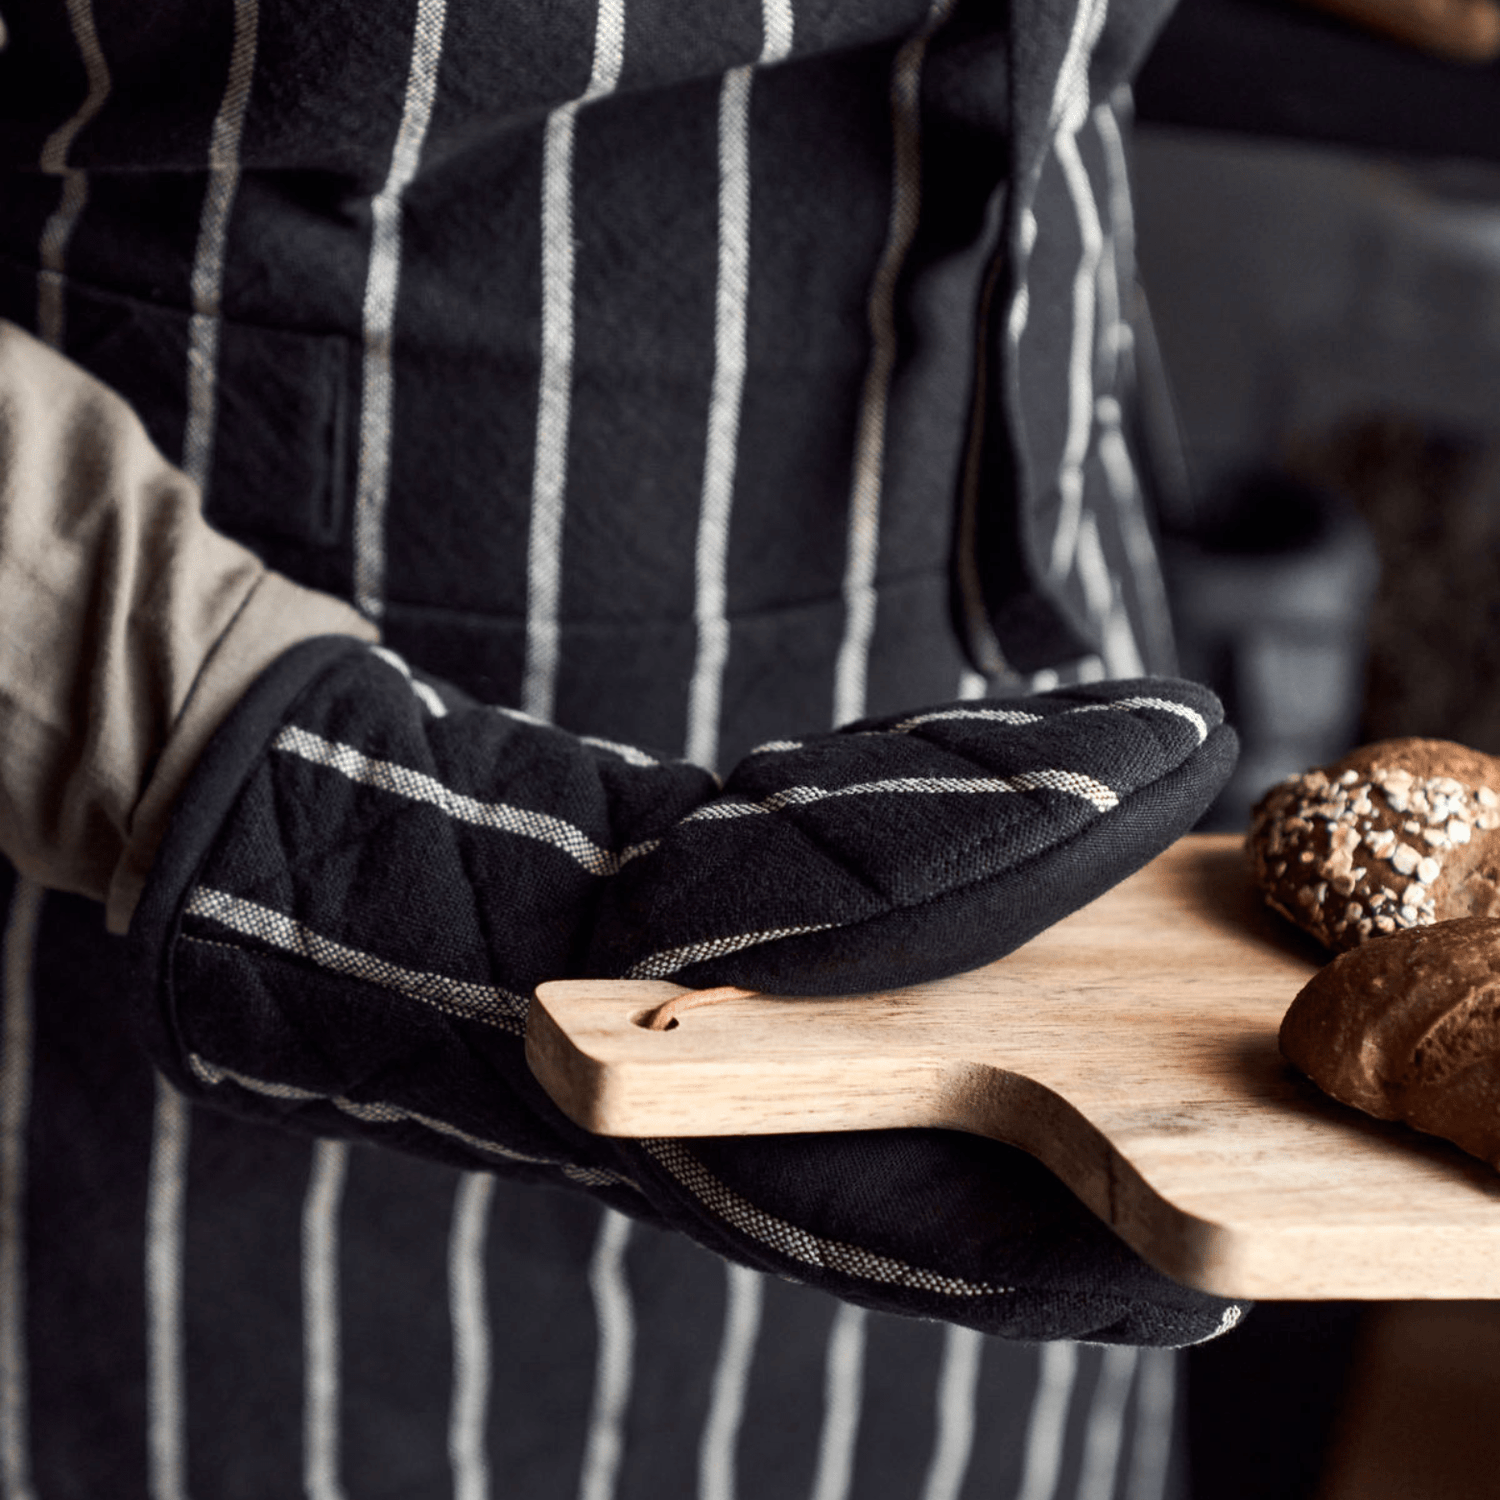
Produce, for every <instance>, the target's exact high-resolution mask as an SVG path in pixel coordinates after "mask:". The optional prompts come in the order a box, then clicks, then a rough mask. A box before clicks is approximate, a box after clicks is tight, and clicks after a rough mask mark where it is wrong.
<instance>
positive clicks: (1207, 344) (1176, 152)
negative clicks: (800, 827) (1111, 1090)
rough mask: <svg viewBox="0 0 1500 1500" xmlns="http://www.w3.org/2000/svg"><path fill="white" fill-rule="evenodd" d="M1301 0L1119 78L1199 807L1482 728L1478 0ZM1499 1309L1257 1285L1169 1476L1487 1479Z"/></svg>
mask: <svg viewBox="0 0 1500 1500" xmlns="http://www.w3.org/2000/svg"><path fill="white" fill-rule="evenodd" d="M1324 3H1325V5H1326V7H1327V8H1324V9H1317V8H1313V6H1312V5H1310V4H1303V3H1300V0H1184V3H1183V4H1182V6H1181V8H1180V9H1179V10H1178V12H1177V13H1176V15H1175V17H1174V18H1173V20H1172V21H1171V22H1170V23H1169V24H1168V26H1167V29H1166V30H1165V32H1164V33H1163V35H1162V37H1161V38H1160V40H1159V42H1158V44H1157V46H1156V48H1155V50H1154V52H1153V53H1152V56H1151V58H1150V59H1149V61H1148V63H1147V66H1146V68H1145V70H1144V71H1143V73H1142V75H1141V77H1140V80H1139V82H1138V86H1137V89H1136V106H1137V113H1138V121H1139V128H1138V131H1137V136H1136V146H1135V172H1136V192H1137V212H1138V224H1137V231H1138V255H1139V262H1140V269H1141V278H1142V285H1143V288H1144V293H1145V297H1146V299H1147V301H1148V303H1149V308H1150V314H1151V325H1152V326H1153V327H1154V332H1155V338H1154V341H1153V339H1152V338H1151V337H1149V336H1148V334H1149V331H1148V330H1147V329H1144V328H1143V330H1142V336H1141V338H1140V342H1139V347H1138V355H1139V360H1140V364H1141V367H1142V371H1143V375H1144V377H1145V380H1144V387H1145V394H1146V396H1147V398H1148V399H1147V400H1146V401H1145V403H1144V408H1143V410H1144V426H1145V434H1146V438H1147V441H1148V446H1149V447H1150V448H1151V449H1152V451H1153V453H1154V455H1155V463H1154V465H1153V467H1154V469H1155V477H1156V485H1157V489H1158V491H1159V499H1160V512H1161V521H1162V530H1163V544H1164V552H1165V558H1166V564H1167V568H1168V579H1169V588H1170V592H1171V594H1172V597H1173V602H1174V610H1175V613H1176V618H1177V627H1178V634H1179V640H1180V647H1181V653H1182V666H1183V671H1184V675H1188V676H1194V677H1198V678H1200V679H1202V680H1205V681H1209V682H1211V683H1212V684H1213V685H1214V686H1215V687H1216V688H1217V689H1218V690H1219V691H1220V693H1221V695H1222V696H1223V697H1224V698H1225V700H1226V703H1227V704H1228V706H1229V709H1230V713H1231V717H1232V719H1233V721H1234V722H1235V723H1236V725H1237V727H1238V728H1239V729H1240V731H1241V734H1242V737H1243V739H1244V743H1245V753H1244V757H1243V761H1242V765H1241V769H1240V772H1239V774H1238V775H1237V778H1236V781H1235V782H1234V783H1233V784H1232V785H1231V787H1230V788H1229V789H1228V790H1227V792H1226V794H1225V796H1224V797H1223V798H1222V799H1221V801H1220V803H1219V804H1218V806H1217V807H1216V809H1215V811H1214V813H1213V814H1212V815H1211V818H1212V826H1216V827H1220V828H1241V827H1243V826H1244V823H1245V820H1246V817H1247V815H1248V811H1249V808H1250V806H1251V805H1252V803H1253V802H1254V800H1255V799H1256V798H1257V797H1258V796H1259V795H1260V794H1261V792H1263V791H1264V790H1265V788H1266V787H1267V786H1269V785H1270V784H1271V783H1272V782H1274V781H1276V780H1278V779H1279V778H1280V777H1282V776H1284V775H1287V774H1289V773H1291V772H1294V771H1299V770H1302V769H1304V768H1306V767H1307V766H1310V765H1313V764H1317V763H1318V762H1320V761H1326V760H1328V759H1331V758H1333V757H1336V756H1338V755H1339V754H1342V753H1343V752H1344V751H1345V750H1347V749H1349V748H1351V747H1352V746H1353V745H1355V744H1357V743H1360V742H1362V741H1364V740H1369V739H1376V738H1387V737H1391V736H1396V735H1407V734H1414V735H1429V736H1436V737H1441V738H1449V739H1457V740H1461V741H1463V742H1465V743H1467V744H1470V745H1474V746H1476V747H1478V748H1481V749H1484V750H1488V751H1492V752H1496V753H1500V692H1497V691H1495V690H1494V688H1495V684H1496V682H1497V677H1500V671H1497V669H1500V63H1497V62H1495V61H1493V60H1492V59H1493V58H1494V57H1495V56H1496V54H1497V53H1500V9H1497V8H1496V6H1495V5H1494V4H1492V3H1491V0H1324ZM1334 10H1336V11H1338V12H1339V14H1337V15H1336V14H1333V13H1331V12H1332V11H1334ZM1153 372H1157V373H1161V374H1162V375H1163V376H1164V378H1163V379H1161V380H1159V381H1158V380H1155V379H1153V378H1152V377H1153ZM1178 454H1180V455H1181V461H1179V458H1178V456H1177V455H1178ZM1497 1308H1500V1305H1497V1304H1428V1305H1426V1306H1423V1305H1420V1304H1401V1305H1385V1306H1374V1307H1360V1306H1356V1305H1354V1304H1303V1305H1297V1304H1276V1305H1266V1306H1263V1307H1262V1308H1260V1309H1259V1310H1258V1311H1257V1313H1256V1314H1255V1315H1254V1316H1253V1317H1252V1318H1251V1319H1250V1320H1249V1321H1248V1323H1247V1324H1246V1326H1245V1327H1244V1329H1243V1330H1241V1331H1240V1332H1238V1333H1236V1334H1234V1335H1232V1336H1231V1337H1229V1338H1227V1339H1223V1340H1220V1341H1218V1342H1216V1343H1214V1344H1211V1345H1208V1346H1206V1347H1205V1348H1204V1349H1202V1350H1199V1351H1194V1352H1192V1353H1191V1354H1190V1355H1189V1356H1188V1369H1189V1378H1188V1381H1187V1384H1186V1395H1185V1400H1186V1403H1187V1419H1188V1422H1189V1425H1190V1431H1191V1433H1192V1454H1193V1465H1192V1468H1193V1472H1192V1476H1191V1495H1192V1500H1240V1497H1246V1500H1248V1497H1252V1496H1254V1497H1265V1496H1276V1497H1280V1500H1302V1497H1305V1500H1387V1497H1389V1500H1396V1497H1401V1500H1419V1497H1425V1496H1434V1497H1442V1500H1468V1497H1470V1496H1474V1497H1479V1496H1492V1495H1497V1494H1500V1423H1496V1422H1495V1421H1494V1419H1493V1416H1492V1413H1493V1412H1494V1411H1495V1410H1496V1409H1497V1407H1500V1312H1497Z"/></svg>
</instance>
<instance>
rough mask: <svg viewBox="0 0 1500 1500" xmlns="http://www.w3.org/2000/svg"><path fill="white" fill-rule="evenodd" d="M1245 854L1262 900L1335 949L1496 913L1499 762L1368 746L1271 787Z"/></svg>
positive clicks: (1438, 750) (1436, 748)
mask: <svg viewBox="0 0 1500 1500" xmlns="http://www.w3.org/2000/svg"><path fill="white" fill-rule="evenodd" d="M1249 850H1250V858H1251V862H1252V865H1253V867H1254V872H1255V878H1256V880H1257V881H1258V882H1259V885H1260V888H1261V891H1262V892H1263V893H1264V895H1265V898H1266V901H1267V902H1268V903H1269V904H1270V905H1271V906H1273V907H1275V909H1276V910H1277V911H1279V912H1280V913H1281V914H1282V915H1283V916H1285V917H1289V918H1290V919H1291V920H1292V921H1293V922H1295V923H1296V924H1297V925H1298V926H1299V927H1303V928H1305V929H1306V930H1307V931H1308V932H1310V933H1311V934H1312V935H1313V936H1314V937H1315V938H1317V939H1318V941H1319V942H1321V943H1324V944H1326V945H1327V946H1328V947H1329V948H1332V949H1334V950H1336V951H1337V950H1341V949H1345V948H1353V947H1355V946H1357V945H1358V944H1360V943H1362V942H1364V941H1366V940H1367V939H1369V938H1373V937H1379V936H1380V935H1382V934H1388V933H1394V932H1398V931H1401V930H1402V929H1406V928H1414V927H1426V926H1430V925H1431V924H1432V923H1434V922H1445V921H1448V920H1450V919H1452V918H1455V917H1469V916H1500V761H1497V760H1495V759H1494V758H1493V757H1491V756H1488V755H1483V754H1481V753H1480V752H1479V751H1477V750H1469V749H1467V748H1465V747H1464V746H1463V745H1455V744H1451V743H1449V742H1448V741H1446V740H1418V739H1404V740H1382V741H1380V742H1378V743H1377V744H1373V745H1365V746H1363V747H1362V748H1361V749H1358V750H1354V751H1352V752H1351V753H1350V754H1348V755H1346V756H1345V757H1344V758H1343V759H1342V760H1339V761H1335V762H1334V763H1333V764H1332V765H1331V766H1324V767H1321V768H1320V769H1318V770H1314V771H1308V772H1305V773H1304V774H1303V775H1301V776H1292V777H1289V778H1288V779H1287V780H1286V781H1283V782H1281V783H1280V784H1279V785H1278V786H1275V787H1273V788H1272V789H1271V790H1270V791H1269V792H1268V793H1267V794H1266V795H1265V797H1263V798H1262V799H1261V801H1260V803H1259V805H1258V806H1257V807H1256V809H1255V812H1254V814H1253V815H1252V819H1251V825H1250V838H1249Z"/></svg>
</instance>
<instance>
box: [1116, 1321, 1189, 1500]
mask: <svg viewBox="0 0 1500 1500" xmlns="http://www.w3.org/2000/svg"><path fill="white" fill-rule="evenodd" d="M1177 1360H1178V1354H1177V1352H1176V1350H1174V1349H1143V1350H1141V1373H1140V1379H1139V1380H1138V1381H1137V1382H1136V1388H1135V1430H1134V1433H1133V1434H1132V1438H1131V1445H1130V1479H1129V1483H1128V1484H1127V1485H1126V1489H1125V1500H1166V1493H1167V1470H1168V1468H1169V1467H1170V1465H1171V1462H1172V1425H1173V1419H1174V1417H1175V1416H1176V1406H1177Z"/></svg>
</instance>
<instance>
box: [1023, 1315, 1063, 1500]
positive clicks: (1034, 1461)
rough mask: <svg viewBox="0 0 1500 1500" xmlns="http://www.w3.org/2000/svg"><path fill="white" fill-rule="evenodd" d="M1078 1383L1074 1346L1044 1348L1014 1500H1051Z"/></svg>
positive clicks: (1049, 1345) (1043, 1346)
mask: <svg viewBox="0 0 1500 1500" xmlns="http://www.w3.org/2000/svg"><path fill="white" fill-rule="evenodd" d="M1077 1379H1078V1346H1077V1345H1076V1344H1043V1345H1042V1347H1041V1352H1040V1368H1039V1369H1038V1371H1037V1383H1036V1394H1035V1395H1034V1396H1033V1397H1032V1400H1031V1420H1030V1421H1029V1422H1028V1423H1027V1427H1026V1457H1025V1460H1024V1466H1023V1468H1022V1471H1021V1489H1020V1493H1019V1494H1018V1495H1017V1496H1016V1500H1053V1497H1054V1496H1055V1495H1056V1494H1057V1481H1058V1477H1059V1475H1060V1474H1061V1473H1062V1460H1063V1444H1064V1441H1065V1440H1066V1438H1067V1433H1068V1408H1069V1406H1070V1405H1071V1404H1072V1401H1073V1384H1074V1382H1075V1381H1076V1380H1077Z"/></svg>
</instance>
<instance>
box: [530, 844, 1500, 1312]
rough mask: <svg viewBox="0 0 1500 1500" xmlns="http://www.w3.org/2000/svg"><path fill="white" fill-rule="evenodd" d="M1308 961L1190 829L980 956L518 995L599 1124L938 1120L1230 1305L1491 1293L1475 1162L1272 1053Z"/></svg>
mask: <svg viewBox="0 0 1500 1500" xmlns="http://www.w3.org/2000/svg"><path fill="white" fill-rule="evenodd" d="M1323 957H1324V956H1323V955H1321V954H1320V951H1319V950H1318V949H1316V948H1315V947H1314V946H1313V945H1312V944H1311V943H1310V942H1309V941H1308V940H1305V939H1303V938H1302V937H1301V936H1300V934H1297V933H1296V932H1294V931H1293V930H1292V929H1291V928H1290V927H1289V926H1288V925H1287V924H1286V923H1284V922H1282V921H1281V920H1280V919H1279V918H1277V917H1275V916H1273V915H1272V914H1271V913H1269V912H1268V911H1266V910H1265V909H1264V908H1263V907H1262V906H1261V904H1260V902H1259V900H1258V898H1257V897H1256V895H1255V893H1254V892H1253V891H1252V890H1251V889H1250V886H1249V883H1248V878H1247V876H1246V874H1245V867H1244V861H1243V857H1242V854H1241V851H1240V841H1239V839H1238V838H1237V837H1233V836H1225V835H1192V836H1189V837H1188V838H1185V839H1183V840H1182V841H1181V842H1179V843H1178V844H1177V845H1175V846H1174V847H1173V848H1171V849H1169V850H1168V851H1167V852H1166V853H1164V854H1163V855H1161V856H1160V857H1159V858H1158V859H1156V860H1155V861H1153V862H1152V863H1151V864H1150V865H1148V866H1147V867H1146V868H1145V869H1144V870H1141V871H1140V872H1139V873H1138V874H1136V875H1134V876H1132V877H1131V878H1130V879H1129V880H1127V881H1125V882H1124V883H1123V884H1121V885H1119V886H1117V887H1116V888H1115V889H1114V890H1112V891H1109V892H1108V893H1107V894H1105V895H1104V896H1102V897H1100V898H1099V899H1098V900H1097V901H1095V902H1093V903H1092V904H1091V905H1090V906H1087V907H1085V908H1084V909H1083V910H1081V911H1079V912H1076V913H1074V915H1073V916H1071V917H1069V918H1067V919H1066V920H1065V921H1063V922H1060V923H1058V924H1057V925H1056V926H1055V927H1052V928H1050V929H1049V930H1048V931H1046V932H1044V933H1043V934H1042V935H1041V936H1039V937H1037V938H1034V939H1033V940H1032V941H1031V942H1030V943H1028V944H1026V946H1025V947H1023V948H1021V949H1018V950H1017V951H1016V952H1015V953H1012V954H1010V955H1009V956H1008V957H1006V958H1003V959H1001V960H1000V961H999V962H998V963H994V964H990V965H989V966H987V967H986V968H983V969H977V970H974V971H973V972H972V973H968V974H962V975H959V976H957V977H955V978H952V979H947V980H942V981H939V982H936V983H932V984H924V985H915V986H913V987H911V988H909V989H903V990H892V991H888V992H883V993H878V994H871V995H862V996H856V997H848V998H841V999H807V998H802V999H795V998H793V999H788V998H778V997H773V996H766V995H760V996H755V997H751V998H745V999H733V1000H728V1001H725V1002H723V1003H721V1004H718V1005H713V1006H708V1007H704V1008H702V1009H699V1010H692V1011H688V1012H687V1013H685V1014H684V1015H683V1016H682V1017H681V1019H680V1021H679V1023H678V1024H677V1025H676V1026H674V1027H672V1028H671V1029H669V1030H666V1031H649V1030H646V1029H644V1028H643V1027H642V1026H641V1025H640V1024H639V1018H640V1016H641V1015H642V1013H643V1012H645V1011H648V1010H649V1009H650V1008H651V1007H653V1006H655V1005H659V1004H660V1003H662V1002H663V1001H664V1000H666V999H669V998H670V997H671V996H673V995H675V994H678V993H680V991H679V987H678V986H675V985H671V984H665V983H661V982H652V981H625V980H620V981H587V982H584V981H559V982H556V983H551V984H544V985H542V986H541V987H540V989H539V990H538V992H537V1003H536V1004H534V1005H533V1006H532V1009H531V1021H530V1026H529V1030H528V1035H527V1054H528V1057H529V1059H530V1061H531V1066H532V1069H533V1071H534V1072H535V1073H536V1074H537V1076H538V1078H539V1079H540V1080H541V1081H542V1083H543V1085H544V1086H545V1087H546V1088H547V1090H548V1092H549V1093H550V1094H551V1095H552V1097H553V1098H554V1099H556V1101H557V1102H558V1104H559V1105H560V1106H561V1107H562V1108H563V1109H564V1110H565V1111H566V1112H567V1114H568V1115H569V1116H570V1117H571V1118H572V1119H574V1120H575V1121H577V1122H578V1123H579V1124H581V1125H584V1126H585V1127H587V1128H588V1129H590V1130H594V1131H597V1132H600V1133H603V1134H607V1135H622V1136H694V1135H730V1134H754V1133H769V1132H786V1131H821V1130H855V1129H866V1128H871V1127H886V1126H891V1127H895V1126H947V1127H952V1128H954V1129H960V1130H972V1131H976V1132H978V1133H980V1134H985V1135H992V1136H994V1137H996V1138H998V1139H1000V1140H1005V1141H1011V1142H1014V1143H1015V1144H1017V1145H1020V1146H1024V1147H1025V1148H1026V1149H1027V1150H1029V1151H1031V1152H1033V1153H1034V1154H1035V1155H1036V1156H1038V1157H1040V1158H1041V1159H1042V1160H1043V1161H1044V1162H1046V1163H1047V1165H1048V1166H1049V1167H1051V1168H1052V1170H1053V1171H1055V1172H1056V1173H1057V1174H1058V1175H1059V1176H1060V1177H1061V1178H1062V1179H1063V1180H1064V1181H1065V1182H1067V1183H1068V1184H1069V1185H1070V1186H1071V1187H1072V1188H1073V1190H1074V1191H1075V1192H1076V1193H1077V1194H1078V1195H1079V1197H1081V1198H1082V1199H1083V1200H1084V1201H1085V1202H1086V1203H1087V1204H1088V1205H1089V1206H1090V1208H1092V1209H1093V1210H1094V1211H1095V1212H1096V1213H1098V1214H1099V1215H1100V1216H1101V1217H1103V1218H1104V1219H1106V1220H1107V1221H1108V1222H1109V1223H1111V1224H1112V1225H1114V1227H1115V1228H1116V1230H1118V1232H1119V1233H1120V1234H1121V1235H1122V1236H1123V1237H1124V1238H1125V1239H1126V1240H1127V1241H1128V1242H1129V1243H1130V1244H1131V1245H1132V1246H1134V1248H1135V1249H1136V1250H1138V1251H1139V1252H1140V1253H1141V1254H1142V1255H1143V1256H1145V1258H1146V1259H1147V1260H1149V1261H1151V1262H1152V1263H1153V1264H1154V1265H1156V1266H1158V1267H1160V1268H1161V1269H1162V1270H1164V1271H1166V1272H1167V1273H1169V1274H1170V1275H1172V1276H1175V1277H1177V1278H1178V1279H1179V1280H1181V1281H1184V1282H1188V1283H1190V1284H1192V1285H1194V1286H1197V1287H1201V1288H1203V1289H1205V1290H1207V1291H1213V1292H1218V1293H1221V1294H1223V1295H1227V1296H1241V1297H1271V1298H1299V1297H1306V1298H1312V1297H1336V1298H1353V1297H1369V1298H1404V1297H1486V1298H1488V1297H1497V1296H1500V1174H1497V1173H1495V1172H1494V1171H1493V1170H1492V1169H1491V1168H1489V1167H1488V1166H1486V1165H1485V1164H1484V1163H1482V1162H1479V1161H1477V1160H1474V1159H1473V1158H1471V1157H1468V1156H1466V1155H1464V1153H1462V1152H1461V1151H1459V1150H1458V1149H1457V1148H1456V1147H1453V1146H1449V1145H1448V1144H1446V1143H1445V1142H1441V1141H1437V1140H1434V1139H1432V1138H1430V1137H1426V1136H1422V1135H1418V1134H1417V1133H1416V1132H1414V1131H1411V1130H1409V1129H1407V1128H1406V1127H1404V1126H1399V1125H1388V1124H1384V1123H1382V1122H1380V1121H1377V1120H1373V1119H1370V1118H1368V1117H1366V1116H1364V1115H1361V1114H1359V1113H1357V1112H1356V1111H1354V1110H1351V1109H1348V1108H1346V1107H1345V1106H1343V1105H1340V1104H1336V1103H1334V1102H1333V1101H1332V1100H1330V1099H1328V1098H1326V1097H1325V1096H1324V1095H1322V1094H1321V1093H1319V1092H1318V1090H1317V1089H1315V1088H1314V1087H1313V1086H1312V1085H1311V1084H1310V1083H1308V1082H1307V1081H1306V1080H1305V1079H1304V1078H1302V1077H1300V1075H1298V1074H1296V1073H1295V1072H1294V1071H1293V1070H1292V1069H1291V1068H1290V1067H1289V1066H1288V1065H1287V1064H1286V1063H1285V1062H1284V1061H1283V1060H1282V1058H1281V1055H1280V1053H1279V1052H1278V1051H1277V1046H1276V1031H1277V1027H1278V1025H1279V1024H1280V1021H1281V1017H1282V1014H1283V1012H1284V1011H1285V1010H1286V1008H1287V1006H1288V1005H1289V1004H1290V1003H1291V1000H1292V997H1293V996H1294V995H1295V994H1296V992H1297V991H1298V989H1300V988H1301V986H1302V984H1303V983H1304V982H1305V980H1306V979H1307V977H1308V976H1309V975H1310V974H1311V973H1312V972H1313V970H1314V969H1315V968H1316V967H1317V965H1318V964H1319V963H1320V962H1322V961H1323Z"/></svg>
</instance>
